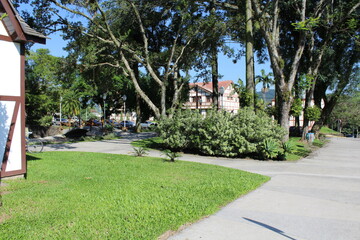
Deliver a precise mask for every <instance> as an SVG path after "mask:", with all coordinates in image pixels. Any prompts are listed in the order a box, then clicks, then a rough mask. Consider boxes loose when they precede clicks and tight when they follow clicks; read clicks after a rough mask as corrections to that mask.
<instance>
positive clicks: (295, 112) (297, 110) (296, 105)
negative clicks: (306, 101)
mask: <svg viewBox="0 0 360 240" xmlns="http://www.w3.org/2000/svg"><path fill="white" fill-rule="evenodd" d="M302 111H303V107H302V101H301V99H300V98H295V99H294V101H293V103H292V105H291V110H290V114H291V115H292V116H294V117H299V116H300V115H301V113H302Z"/></svg>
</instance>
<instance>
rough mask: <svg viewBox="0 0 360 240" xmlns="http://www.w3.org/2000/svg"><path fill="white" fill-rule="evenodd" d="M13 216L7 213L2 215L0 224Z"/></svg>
mask: <svg viewBox="0 0 360 240" xmlns="http://www.w3.org/2000/svg"><path fill="white" fill-rule="evenodd" d="M10 218H11V217H10V216H9V215H7V214H5V213H3V214H1V215H0V224H1V223H3V222H5V221H6V220H8V219H10Z"/></svg>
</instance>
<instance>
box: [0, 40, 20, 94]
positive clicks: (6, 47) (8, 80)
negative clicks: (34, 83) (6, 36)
mask: <svg viewBox="0 0 360 240" xmlns="http://www.w3.org/2000/svg"><path fill="white" fill-rule="evenodd" d="M0 56H1V57H0V86H1V87H0V95H2V96H20V94H21V93H20V76H21V71H20V67H21V58H20V44H19V43H13V42H6V41H0Z"/></svg>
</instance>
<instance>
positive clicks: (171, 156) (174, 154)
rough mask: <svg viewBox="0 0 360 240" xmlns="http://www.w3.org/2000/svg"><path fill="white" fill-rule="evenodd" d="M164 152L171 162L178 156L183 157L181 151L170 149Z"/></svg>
mask: <svg viewBox="0 0 360 240" xmlns="http://www.w3.org/2000/svg"><path fill="white" fill-rule="evenodd" d="M162 153H163V155H165V156H166V157H167V158H168V160H169V161H170V162H175V160H176V159H177V158H179V157H181V154H180V153H178V152H174V151H171V150H169V149H166V150H164V151H162Z"/></svg>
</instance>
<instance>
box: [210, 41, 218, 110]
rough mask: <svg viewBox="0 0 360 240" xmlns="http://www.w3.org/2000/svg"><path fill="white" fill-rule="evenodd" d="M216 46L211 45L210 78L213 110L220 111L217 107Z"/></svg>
mask: <svg viewBox="0 0 360 240" xmlns="http://www.w3.org/2000/svg"><path fill="white" fill-rule="evenodd" d="M217 54H218V53H217V47H216V44H215V43H213V44H212V45H211V78H212V87H213V95H212V100H213V107H214V109H217V110H218V109H220V106H219V69H218V68H219V67H218V55H217Z"/></svg>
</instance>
